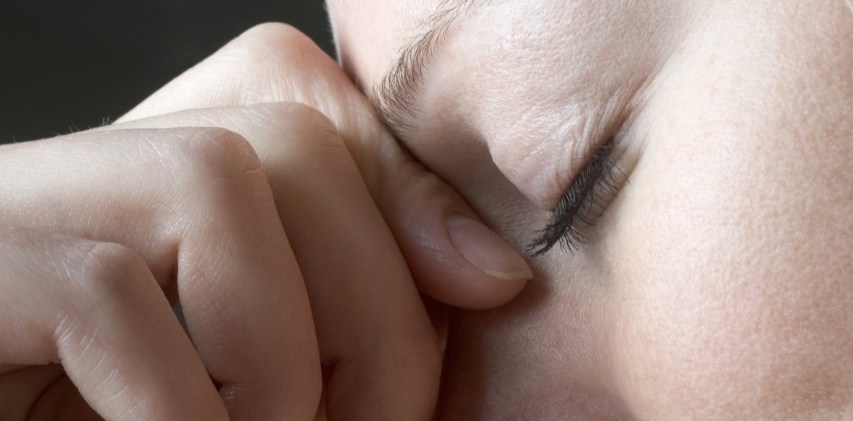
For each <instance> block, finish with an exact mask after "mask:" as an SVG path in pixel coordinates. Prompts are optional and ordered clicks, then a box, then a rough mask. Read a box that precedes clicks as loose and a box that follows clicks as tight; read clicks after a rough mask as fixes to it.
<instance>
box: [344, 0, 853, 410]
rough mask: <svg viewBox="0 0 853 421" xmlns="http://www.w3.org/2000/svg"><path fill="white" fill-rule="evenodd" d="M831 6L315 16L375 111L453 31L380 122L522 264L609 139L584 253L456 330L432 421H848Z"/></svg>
mask: <svg viewBox="0 0 853 421" xmlns="http://www.w3.org/2000/svg"><path fill="white" fill-rule="evenodd" d="M849 3H850V2H845V1H843V0H829V1H821V2H808V3H806V2H787V1H781V2H780V1H771V0H751V1H733V2H732V1H729V2H726V1H710V2H709V1H703V0H698V1H690V0H686V1H685V0H673V1H669V0H658V1H618V0H603V1H599V0H587V1H584V0H580V1H565V0H515V1H504V0H495V1H470V2H447V1H438V0H436V1H420V2H415V1H401V0H363V1H353V0H329V1H328V8H329V13H330V16H331V20H332V26H333V28H334V31H335V38H336V41H337V45H338V48H339V53H340V54H339V55H340V57H342V60H343V66H344V67H345V68H346V69H347V71H348V73H349V74H351V75H352V77H353V78H354V79H355V80H356V82H357V85H358V86H360V87H361V88H362V89H363V90H364V91H365V92H368V93H370V94H371V95H374V94H375V93H376V92H377V91H381V88H382V86H383V85H382V79H383V75H385V74H386V73H387V72H389V69H392V68H393V67H392V62H393V60H394V58H395V57H396V56H397V55H398V53H399V51H400V49H401V47H402V46H404V45H406V43H407V42H410V41H412V40H413V39H417V36H418V35H419V34H421V33H424V32H425V31H426V29H425V28H426V27H428V26H429V25H430V24H431V23H434V22H443V20H442V19H445V18H446V17H447V16H456V17H457V19H456V21H455V22H454V23H453V24H451V25H449V26H446V27H442V28H441V29H442V32H441V33H442V34H443V36H441V37H439V38H440V39H441V40H440V41H435V42H433V43H428V44H425V45H429V46H430V47H431V49H430V51H429V54H428V57H427V58H426V59H425V62H426V67H425V69H423V72H422V73H421V76H422V80H421V82H422V83H420V84H418V86H417V89H415V92H414V96H413V97H412V98H411V101H410V102H411V104H412V107H410V108H408V109H404V110H402V111H400V112H398V113H397V115H396V116H394V115H392V116H391V117H394V118H390V119H388V120H389V121H390V122H391V123H395V124H396V127H395V128H394V130H395V132H396V134H398V135H399V136H398V137H399V139H400V141H401V142H403V143H404V144H405V145H406V146H407V149H408V150H409V151H411V153H412V154H413V156H415V157H416V158H417V159H419V160H420V161H421V162H423V163H424V165H425V166H426V167H427V168H429V169H430V170H432V171H434V172H435V173H436V174H439V175H440V176H441V177H442V178H444V179H445V180H447V181H448V183H450V184H451V185H452V186H453V187H455V188H456V189H457V190H458V191H459V192H460V193H461V194H462V195H463V196H464V197H465V198H466V199H467V200H468V203H469V204H471V206H472V207H474V209H475V210H476V211H477V212H478V213H479V214H480V215H481V216H482V217H483V218H484V219H485V220H486V221H488V222H489V223H490V225H491V226H493V227H494V228H495V229H496V230H497V231H498V232H499V233H501V234H502V236H503V237H504V238H506V239H508V240H509V241H510V242H512V243H513V244H515V245H516V246H518V247H523V246H524V245H525V244H528V243H529V242H530V241H531V240H532V239H533V238H534V237H535V234H536V231H537V230H539V229H541V228H542V227H543V225H544V224H545V222H546V221H547V219H548V216H549V215H548V211H549V210H550V209H552V208H553V206H554V204H555V203H556V201H557V199H559V197H560V196H561V195H562V194H563V192H564V191H565V190H566V189H567V187H568V186H569V184H570V183H571V182H572V180H573V179H574V178H575V177H576V176H577V175H578V173H579V168H581V167H582V166H584V165H585V162H586V161H588V160H589V158H590V156H591V154H592V153H594V152H595V150H596V149H598V147H599V146H600V145H601V144H602V143H605V142H607V141H608V140H609V139H611V138H613V137H615V138H616V139H617V140H618V141H617V147H616V149H614V150H615V152H617V153H616V154H614V155H613V159H614V161H615V162H616V164H617V166H618V167H619V168H620V169H621V173H622V175H624V177H619V178H617V182H616V183H615V184H616V189H617V190H618V193H617V194H616V195H615V197H614V198H613V200H609V198H608V197H605V199H604V200H602V201H601V202H600V205H601V206H603V207H606V210H604V211H603V212H601V213H600V214H601V217H600V218H598V219H597V220H596V221H595V223H594V224H592V225H581V229H582V233H583V234H584V236H585V237H586V241H585V242H580V243H578V248H577V249H576V250H575V251H574V252H573V253H570V252H566V251H562V250H560V249H559V248H555V249H553V250H552V251H550V252H549V253H547V254H545V255H543V256H540V257H538V258H536V259H533V260H532V263H531V264H532V266H533V268H534V272H535V273H536V277H535V278H534V279H533V280H532V281H531V282H530V283H529V285H528V288H527V289H525V291H524V292H523V293H522V295H521V296H520V297H519V298H518V299H517V300H514V301H513V302H511V303H509V305H508V306H504V307H501V308H499V309H496V310H494V311H487V312H468V311H457V312H454V313H453V314H452V315H451V318H450V321H449V336H448V346H447V351H446V358H445V364H444V373H443V379H442V382H443V383H442V390H441V397H440V399H439V405H438V408H439V409H438V414H437V419H440V420H461V421H475V420H487V421H495V420H537V421H544V420H648V421H667V420H672V421H685V420H698V421H712V420H721V421H731V420H774V421H775V420H849V419H851V418H853V253H851V250H853V216H851V212H850V209H851V208H853V165H851V162H853V73H851V69H853V48H851V46H853V13H851V9H850V7H848V5H849ZM457 4H462V5H464V7H463V8H462V9H456V10H455V12H458V13H455V12H449V13H446V14H442V13H435V12H436V11H437V10H444V9H448V8H451V7H453V6H455V5H457ZM385 104H386V105H387V103H385ZM605 196H608V195H605Z"/></svg>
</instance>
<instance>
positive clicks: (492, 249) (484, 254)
mask: <svg viewBox="0 0 853 421" xmlns="http://www.w3.org/2000/svg"><path fill="white" fill-rule="evenodd" d="M447 232H448V235H450V241H452V242H453V245H454V246H456V249H457V250H459V252H460V253H462V255H463V256H465V259H467V260H468V261H469V262H471V264H473V265H474V266H476V267H477V268H479V269H480V270H482V271H483V272H485V273H487V274H488V275H491V276H492V277H495V278H498V279H504V280H511V281H519V280H528V279H532V278H533V271H532V270H530V266H528V265H527V262H525V261H524V259H523V258H522V257H521V255H520V254H519V253H518V252H517V251H515V249H514V248H512V247H511V246H510V245H509V244H507V242H506V241H504V239H503V238H501V237H499V236H498V235H497V234H495V233H494V232H492V230H491V229H489V228H488V227H487V226H485V225H483V224H482V223H480V222H477V221H475V220H473V219H471V218H468V217H467V216H464V215H462V214H460V213H454V214H451V215H450V216H448V218H447Z"/></svg>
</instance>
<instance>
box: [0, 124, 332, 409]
mask: <svg viewBox="0 0 853 421" xmlns="http://www.w3.org/2000/svg"><path fill="white" fill-rule="evenodd" d="M18 148H20V149H24V150H25V151H28V152H27V153H24V152H21V151H18V152H20V153H17V154H11V155H10V156H14V157H17V159H12V158H9V159H5V160H4V159H3V157H4V156H3V155H2V154H0V168H2V169H3V170H2V171H0V173H3V174H2V175H3V176H4V177H3V178H0V179H5V180H10V181H11V182H10V184H8V185H5V184H0V195H2V196H3V197H4V198H6V200H7V202H8V203H9V206H10V207H9V209H13V210H15V213H14V214H5V215H4V212H3V211H2V210H0V222H2V221H3V220H4V219H6V220H9V219H12V220H21V219H23V220H25V221H26V222H27V223H28V224H30V225H29V226H30V227H31V228H39V229H44V230H50V231H60V232H65V233H67V234H70V235H75V236H78V237H86V238H94V239H97V240H100V241H112V242H121V243H122V244H124V245H126V246H128V247H130V248H132V249H133V250H136V251H138V252H139V254H140V255H141V256H142V257H143V259H144V260H145V261H146V262H148V264H149V267H151V268H152V272H153V274H154V275H155V277H156V278H157V279H158V280H159V281H160V282H161V284H163V285H164V287H169V284H171V283H172V280H173V279H176V280H177V282H176V284H177V288H176V289H177V294H178V296H179V297H180V302H181V304H182V306H183V310H184V315H185V317H186V321H187V326H188V330H189V332H190V334H191V336H192V339H193V342H194V343H195V345H196V347H197V349H198V353H199V355H200V356H201V358H202V361H203V362H204V365H205V366H206V367H207V369H208V371H209V373H210V375H211V376H212V377H213V378H214V379H216V380H217V381H218V382H219V383H221V384H222V388H221V390H220V394H221V395H222V398H223V399H224V400H225V403H226V406H227V408H228V412H229V414H230V416H231V418H232V419H235V420H242V419H253V420H254V419H278V418H280V417H287V418H290V419H306V418H309V417H310V416H312V415H313V414H314V412H315V411H316V406H317V402H318V401H319V396H320V392H321V377H320V363H319V357H318V351H317V342H316V337H315V334H314V327H313V323H312V321H311V309H310V306H309V305H308V298H307V293H306V291H305V287H304V284H303V280H302V277H301V274H300V272H299V268H298V265H297V264H296V261H295V259H294V257H293V255H292V252H291V250H290V247H289V245H288V242H287V238H286V236H285V234H284V230H283V228H282V226H281V222H280V221H279V217H278V214H277V212H276V208H275V203H274V201H273V197H272V192H271V190H270V187H269V183H268V182H267V178H266V176H265V175H264V174H263V172H261V171H260V169H259V168H260V165H261V164H260V161H259V160H258V157H257V156H256V155H255V153H254V151H253V150H252V149H251V146H250V145H248V144H247V143H246V141H245V139H243V138H242V137H240V136H239V135H236V134H234V133H232V132H228V131H226V130H222V129H209V128H192V129H172V130H124V131H112V132H87V133H80V134H77V135H72V136H68V137H64V138H58V139H53V140H50V141H44V142H39V143H36V144H31V145H23V144H22V145H20V146H19V147H18ZM7 151H8V150H7ZM6 170H8V171H6ZM51 171H58V173H55V174H51ZM45 177H48V178H50V179H49V181H45ZM115 180H121V182H116V181H115ZM11 186H14V187H15V188H11ZM81 186H83V187H84V188H81ZM4 187H8V188H9V189H8V190H7V189H4ZM22 189H23V190H22ZM31 192H37V193H38V194H35V195H34V194H30V193H31ZM21 215H25V217H21Z"/></svg>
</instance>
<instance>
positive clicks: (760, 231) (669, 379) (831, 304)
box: [606, 105, 853, 420]
mask: <svg viewBox="0 0 853 421" xmlns="http://www.w3.org/2000/svg"><path fill="white" fill-rule="evenodd" d="M677 108H678V107H671V109H677ZM682 108H685V107H682ZM686 108H693V109H700V111H699V112H700V113H701V112H702V111H708V113H706V114H702V115H704V116H710V115H712V113H713V112H714V111H715V110H701V105H696V106H695V107H686ZM716 111H718V110H716ZM732 113H733V114H738V113H743V114H744V115H748V114H747V112H746V110H743V109H741V110H738V109H734V110H732ZM753 116H754V114H753ZM709 118H711V117H709ZM720 118H721V119H723V120H726V121H729V122H731V121H733V120H735V119H736V118H735V117H734V116H730V115H727V116H720ZM663 121H667V123H668V125H669V127H671V128H672V130H671V131H656V132H654V135H655V138H656V139H657V140H655V141H650V142H649V144H648V146H647V147H646V148H645V151H644V153H643V156H642V159H641V161H640V162H639V163H638V165H637V167H636V168H635V170H634V172H633V174H632V175H631V183H630V184H629V185H628V186H627V187H626V188H625V189H624V190H623V191H622V193H621V194H620V199H619V201H618V206H617V207H616V208H615V209H614V211H615V213H616V215H612V216H608V221H609V222H608V224H609V226H608V227H607V229H608V230H609V232H610V233H612V236H611V238H610V239H609V240H608V243H607V245H606V247H607V248H608V251H607V254H608V255H609V256H617V257H614V258H612V259H610V260H611V262H610V267H611V268H612V271H613V274H612V275H613V276H612V277H613V283H612V294H613V295H612V300H611V303H612V304H611V307H610V308H609V309H608V313H609V316H607V317H609V318H610V319H609V323H610V324H611V326H610V328H609V329H608V331H609V332H612V333H611V334H612V336H611V338H610V342H609V343H610V346H611V350H612V352H613V359H612V361H613V364H614V370H613V373H616V374H615V376H616V377H617V379H616V382H615V383H616V384H617V388H618V389H619V394H620V395H622V396H623V397H624V399H625V400H626V401H627V402H628V404H629V406H630V407H632V408H634V409H635V411H636V414H637V415H638V417H639V418H640V419H706V420H711V419H738V418H739V419H750V418H751V419H757V418H762V417H767V416H768V414H776V415H778V416H779V417H780V418H781V417H782V414H790V413H800V414H805V413H811V412H809V411H812V410H816V408H837V407H838V406H839V405H845V404H847V403H849V401H850V400H849V399H850V394H849V391H850V390H851V386H853V383H851V380H850V376H849V374H850V370H851V369H853V359H852V358H851V350H853V315H852V314H851V310H850V309H851V305H852V303H853V294H851V292H850V291H851V288H850V284H851V273H853V263H851V256H850V252H849V250H850V249H851V247H853V223H852V222H851V218H849V216H848V215H845V213H846V212H845V211H843V209H849V206H850V198H851V197H853V187H851V186H853V180H851V179H850V178H851V177H850V175H849V171H848V170H845V169H844V168H847V167H846V166H847V165H848V162H849V156H848V157H845V155H849V154H850V151H849V149H850V148H849V147H847V148H845V149H847V150H835V151H834V152H832V153H827V152H830V151H828V150H827V151H818V152H815V151H811V152H809V151H806V150H803V149H804V146H803V145H806V144H807V143H806V142H803V139H798V138H796V137H794V136H791V137H788V136H787V135H786V134H784V133H783V131H784V129H783V128H781V127H764V128H763V129H759V131H760V132H762V133H774V132H775V133H780V134H781V135H780V138H779V139H773V140H770V139H767V138H766V137H763V138H762V137H759V136H755V135H754V134H752V133H749V132H743V131H741V132H737V133H735V132H730V133H725V132H724V131H723V130H721V129H720V127H721V126H720V125H718V124H714V123H713V122H711V123H709V124H708V125H707V127H710V128H711V129H709V130H708V131H707V132H703V128H702V127H698V126H697V125H696V124H694V123H686V124H684V125H679V123H678V121H679V118H678V116H673V118H666V119H663ZM681 121H688V122H694V121H696V118H695V116H688V117H687V118H685V119H682V120H681ZM753 124H758V125H760V124H761V123H760V122H758V123H756V122H755V121H753ZM734 126H735V127H737V125H736V124H735V125H734ZM694 139H702V140H701V141H697V140H694ZM759 139H760V140H759ZM808 148H816V149H818V150H819V149H820V148H821V145H818V144H816V143H815V142H812V143H811V144H809V146H808ZM828 155H836V159H829V158H827V156H828ZM791 411H794V412H791ZM799 411H803V412H799Z"/></svg>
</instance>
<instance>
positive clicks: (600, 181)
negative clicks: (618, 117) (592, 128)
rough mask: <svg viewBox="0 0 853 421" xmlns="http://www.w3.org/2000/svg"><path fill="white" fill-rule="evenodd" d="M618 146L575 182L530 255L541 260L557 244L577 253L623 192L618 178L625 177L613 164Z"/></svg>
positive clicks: (597, 157)
mask: <svg viewBox="0 0 853 421" xmlns="http://www.w3.org/2000/svg"><path fill="white" fill-rule="evenodd" d="M614 142H615V140H610V141H608V142H607V143H605V144H604V145H602V146H601V147H600V148H599V149H598V150H597V151H596V152H595V153H594V154H593V156H592V158H591V159H590V160H589V161H588V162H587V163H586V165H585V166H584V167H583V169H581V171H580V173H578V175H577V176H576V177H575V179H574V180H572V183H571V184H570V185H569V188H568V189H566V192H565V193H564V194H563V197H562V198H561V199H560V201H559V202H558V203H557V205H556V206H555V207H554V209H553V210H552V211H551V217H550V218H549V220H548V223H547V225H545V228H543V229H541V230H539V231H538V232H537V237H536V239H534V240H533V241H532V242H531V243H530V244H529V245H528V246H527V252H528V253H531V254H532V255H533V256H541V255H543V254H545V253H547V252H548V251H549V250H551V249H552V248H553V247H554V246H555V245H557V244H560V247H561V248H562V249H563V250H565V251H574V250H576V249H577V248H578V245H579V244H580V243H583V242H584V241H585V240H586V237H585V236H584V235H583V231H584V229H585V228H586V227H589V226H591V225H593V224H594V223H595V220H596V219H598V218H599V217H600V216H601V215H602V214H603V213H604V211H605V210H606V208H607V205H608V204H609V203H610V202H611V201H612V200H613V199H614V198H615V197H616V194H617V193H618V190H619V186H620V183H619V180H618V179H617V178H618V176H619V175H621V174H623V173H622V171H621V170H620V169H619V168H618V167H617V166H616V165H615V164H614V163H613V160H612V155H613V149H614Z"/></svg>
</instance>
